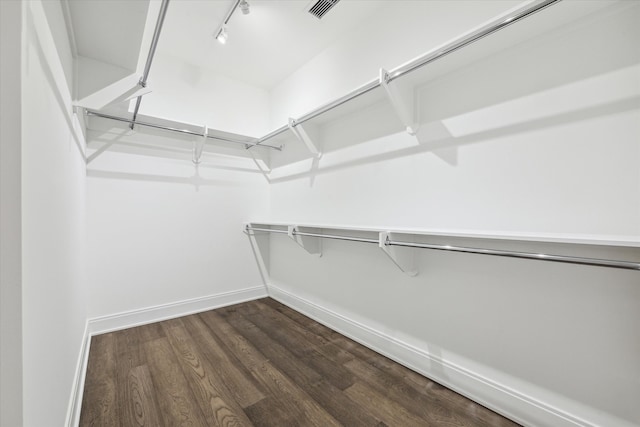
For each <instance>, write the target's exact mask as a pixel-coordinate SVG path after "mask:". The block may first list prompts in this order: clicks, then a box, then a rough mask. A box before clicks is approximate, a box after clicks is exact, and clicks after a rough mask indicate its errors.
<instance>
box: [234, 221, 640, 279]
mask: <svg viewBox="0 0 640 427" xmlns="http://www.w3.org/2000/svg"><path fill="white" fill-rule="evenodd" d="M245 229H246V231H263V232H267V233H281V234H288V231H286V230H277V229H272V228H259V227H246V228H245ZM292 234H293V235H296V236H309V237H319V238H323V239H335V240H348V241H352V242H363V243H376V244H377V243H378V239H367V238H364V237H352V236H340V235H335V234H317V233H305V232H302V231H297V230H293V232H292ZM385 245H386V246H402V247H406V248H420V249H431V250H437V251H448V252H462V253H469V254H478V255H492V256H501V257H508V258H521V259H534V260H538V261H552V262H563V263H567V264H580V265H591V266H596V267H609V268H622V269H625V270H638V271H640V263H638V262H630V261H617V260H608V259H598V258H584V257H575V256H568V255H550V254H540V253H532V252H517V251H505V250H500V249H483V248H470V247H464V246H452V245H433V244H429V243H413V242H402V241H396V240H387V241H386V242H385Z"/></svg>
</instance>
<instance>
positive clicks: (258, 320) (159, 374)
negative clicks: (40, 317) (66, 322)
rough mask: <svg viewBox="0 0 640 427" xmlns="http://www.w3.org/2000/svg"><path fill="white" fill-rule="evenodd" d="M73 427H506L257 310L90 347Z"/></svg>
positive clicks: (410, 376) (341, 343)
mask: <svg viewBox="0 0 640 427" xmlns="http://www.w3.org/2000/svg"><path fill="white" fill-rule="evenodd" d="M80 425H81V426H153V427H155V426H243V425H246V426H251V425H254V426H278V427H280V426H322V427H325V426H338V425H343V426H514V425H516V424H514V423H513V422H511V421H509V420H507V419H505V418H503V417H501V416H500V415H498V414H496V413H494V412H492V411H490V410H488V409H486V408H484V407H483V406H481V405H478V404H476V403H474V402H472V401H470V400H468V399H466V398H465V397H462V396H461V395H459V394H457V393H455V392H453V391H451V390H449V389H447V388H445V387H443V386H441V385H439V384H437V383H434V382H433V381H431V380H429V379H427V378H425V377H423V376H421V375H419V374H417V373H415V372H413V371H411V370H409V369H407V368H405V367H403V366H401V365H399V364H397V363H395V362H393V361H391V360H389V359H387V358H386V357H384V356H381V355H379V354H377V353H375V352H373V351H371V350H369V349H367V348H366V347H363V346H361V345H360V344H357V343H356V342H354V341H352V340H350V339H348V338H346V337H344V336H342V335H340V334H338V333H337V332H335V331H332V330H331V329H328V328H326V327H324V326H322V325H321V324H319V323H317V322H315V321H313V320H311V319H309V318H308V317H305V316H303V315H302V314H300V313H298V312H296V311H293V310H291V309H289V308H288V307H286V306H283V305H282V304H280V303H278V302H276V301H274V300H272V299H269V298H266V299H262V300H258V301H252V302H247V303H243V304H238V305H234V306H230V307H225V308H221V309H218V310H213V311H208V312H205V313H201V314H195V315H191V316H186V317H182V318H179V319H174V320H167V321H164V322H160V323H154V324H150V325H146V326H141V327H137V328H131V329H127V330H123V331H118V332H113V333H109V334H104V335H100V336H96V337H94V338H93V340H92V343H91V351H90V354H89V364H88V368H87V377H86V382H85V388H84V397H83V402H82V413H81V417H80Z"/></svg>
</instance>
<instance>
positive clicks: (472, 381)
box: [267, 284, 632, 427]
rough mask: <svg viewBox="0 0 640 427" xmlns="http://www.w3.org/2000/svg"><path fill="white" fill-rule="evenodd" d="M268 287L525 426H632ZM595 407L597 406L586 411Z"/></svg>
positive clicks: (292, 305)
mask: <svg viewBox="0 0 640 427" xmlns="http://www.w3.org/2000/svg"><path fill="white" fill-rule="evenodd" d="M267 289H268V292H269V296H270V297H271V298H273V299H275V300H277V301H279V302H281V303H282V304H285V305H287V306H288V307H290V308H292V309H293V310H295V311H297V312H300V313H302V314H304V315H305V316H307V317H310V318H312V319H314V320H316V321H317V322H319V323H322V324H324V325H325V326H327V327H329V328H331V329H333V330H335V331H337V332H339V333H341V334H343V335H345V336H347V337H349V338H351V339H353V340H354V341H357V342H359V343H360V344H362V345H364V346H366V347H368V348H370V349H372V350H374V351H375V352H377V353H380V354H382V355H384V356H386V357H388V358H390V359H392V360H394V361H396V362H398V363H400V364H401V365H404V366H406V367H408V368H409V369H411V370H413V371H416V372H418V373H420V374H421V375H424V376H426V377H428V378H431V379H433V380H434V381H436V382H438V383H440V384H442V385H444V386H445V387H447V388H449V389H452V390H454V391H456V392H458V393H460V394H462V395H464V396H466V397H468V398H469V399H471V400H473V401H475V402H478V403H480V404H481V405H483V406H486V407H488V408H490V409H492V410H493V411H495V412H498V413H500V414H502V415H504V416H505V417H507V418H509V419H511V420H514V421H516V422H518V423H520V424H522V425H529V426H556V427H576V426H583V427H595V426H597V425H617V426H621V427H622V426H628V427H631V426H632V424H630V423H629V422H628V421H625V420H621V419H620V418H616V417H615V416H613V415H611V414H604V413H599V414H598V415H595V414H589V415H594V416H593V417H591V416H590V417H589V418H592V419H595V420H597V421H596V422H595V423H594V422H589V421H586V420H585V419H584V418H582V417H580V416H578V415H575V414H571V413H568V412H567V411H566V410H563V409H560V408H559V407H557V406H552V405H550V404H548V403H546V402H542V401H540V400H539V399H536V398H534V397H532V396H530V395H527V394H525V393H522V392H520V391H517V390H515V389H513V388H512V387H508V386H506V385H504V384H501V383H499V382H497V381H494V380H493V379H490V378H487V377H486V376H484V375H482V374H479V373H477V372H474V371H472V370H470V369H467V368H465V367H463V366H460V365H459V364H456V363H453V362H451V361H449V360H446V359H445V358H443V357H439V356H435V355H433V354H430V353H429V352H428V351H426V350H424V349H421V348H417V347H415V346H413V345H411V344H408V343H406V342H404V341H402V340H399V339H397V338H394V337H393V336H390V335H387V334H385V333H383V332H380V331H378V330H376V329H374V328H371V327H369V326H367V325H364V324H362V323H360V322H357V321H355V320H353V319H350V318H348V317H345V316H343V315H341V314H339V313H336V312H334V311H332V310H328V309H326V308H324V307H322V306H320V305H318V304H316V303H314V302H311V301H309V300H306V299H304V298H301V297H299V296H296V295H294V294H292V293H290V292H288V291H285V290H284V289H281V288H279V287H277V286H274V285H273V284H268V285H267ZM559 406H561V405H559ZM591 411H593V408H591V410H590V411H589V410H587V411H585V412H586V413H588V412H591ZM574 412H583V411H574Z"/></svg>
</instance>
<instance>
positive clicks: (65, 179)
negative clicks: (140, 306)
mask: <svg viewBox="0 0 640 427" xmlns="http://www.w3.org/2000/svg"><path fill="white" fill-rule="evenodd" d="M50 6H51V5H50ZM24 7H25V16H24V21H23V23H24V32H23V48H22V52H23V58H22V61H23V62H22V82H21V83H22V84H21V89H22V118H23V120H22V257H23V258H22V322H23V387H24V390H23V399H24V402H23V405H24V408H23V413H24V425H25V426H43V425H63V424H64V423H65V419H66V416H67V409H68V404H69V399H70V396H71V394H72V390H73V386H74V377H75V373H76V367H77V363H78V358H79V353H80V348H81V345H82V339H83V335H84V328H85V324H86V317H87V312H86V303H87V298H86V295H87V294H86V290H87V289H86V277H85V274H84V271H85V263H86V260H85V258H84V254H85V253H86V242H85V221H86V217H85V164H84V153H83V142H82V140H80V139H78V137H77V136H76V135H77V132H76V131H75V130H74V119H73V116H72V113H71V93H70V90H69V87H68V85H67V80H66V76H65V71H64V70H69V69H71V66H70V64H63V63H61V62H60V60H61V59H60V58H62V60H69V59H70V58H71V55H69V54H66V55H60V56H59V55H58V51H57V48H56V45H57V46H58V48H60V47H61V46H64V45H65V44H64V43H55V42H54V40H55V37H61V36H63V35H64V34H63V33H60V32H56V33H54V34H53V35H52V33H51V31H50V27H49V23H48V22H47V19H49V20H55V19H62V14H61V13H55V14H51V13H47V10H48V11H49V12H50V10H51V9H50V8H47V10H45V9H44V8H43V6H42V4H41V3H40V2H29V3H25V6H24ZM57 7H60V5H59V4H58V5H57ZM63 26H64V24H63V23H60V22H58V23H57V24H55V25H52V27H54V28H62V27H63ZM67 46H68V44H67Z"/></svg>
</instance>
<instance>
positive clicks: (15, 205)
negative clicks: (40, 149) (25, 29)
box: [0, 2, 23, 426]
mask: <svg viewBox="0 0 640 427" xmlns="http://www.w3.org/2000/svg"><path fill="white" fill-rule="evenodd" d="M22 13H23V7H22V4H21V3H20V2H0V52H2V53H1V57H0V93H2V97H0V237H1V238H0V378H2V381H0V425H2V426H19V425H21V424H22V219H21V203H20V198H21V195H20V181H21V180H20V166H21V162H20V138H21V114H20V113H21V108H20V105H21V98H20V71H21V56H22V54H21V51H22V49H21V32H22V22H23V20H22Z"/></svg>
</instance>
